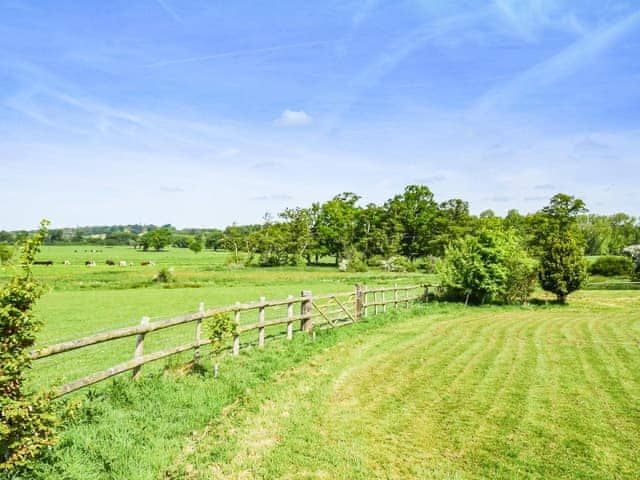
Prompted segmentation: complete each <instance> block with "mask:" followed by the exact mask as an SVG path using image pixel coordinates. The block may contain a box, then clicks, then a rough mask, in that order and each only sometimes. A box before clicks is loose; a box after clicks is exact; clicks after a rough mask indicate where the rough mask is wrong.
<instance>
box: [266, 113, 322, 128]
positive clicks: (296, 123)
mask: <svg viewBox="0 0 640 480" xmlns="http://www.w3.org/2000/svg"><path fill="white" fill-rule="evenodd" d="M311 122H313V118H312V117H311V115H309V114H308V113H307V112H305V111H304V110H285V111H283V112H282V114H281V115H280V116H279V117H278V118H276V119H275V120H274V122H273V124H274V125H275V126H277V127H304V126H307V125H310V124H311Z"/></svg>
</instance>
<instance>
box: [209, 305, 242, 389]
mask: <svg viewBox="0 0 640 480" xmlns="http://www.w3.org/2000/svg"><path fill="white" fill-rule="evenodd" d="M205 327H206V331H207V333H208V334H209V339H210V340H211V355H212V356H213V357H215V359H216V362H215V365H214V373H213V375H214V376H215V377H217V376H218V361H217V360H218V358H217V357H218V355H220V354H221V353H222V351H223V350H224V341H225V339H226V338H227V337H229V336H232V335H235V334H236V332H237V327H238V326H237V325H236V323H235V322H234V321H233V319H232V318H231V315H230V314H228V313H216V314H215V315H213V316H212V317H209V318H208V319H207V320H206V322H205Z"/></svg>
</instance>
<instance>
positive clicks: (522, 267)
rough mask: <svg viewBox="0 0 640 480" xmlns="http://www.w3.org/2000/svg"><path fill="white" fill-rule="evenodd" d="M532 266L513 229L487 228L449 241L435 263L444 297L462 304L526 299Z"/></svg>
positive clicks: (533, 267) (532, 283)
mask: <svg viewBox="0 0 640 480" xmlns="http://www.w3.org/2000/svg"><path fill="white" fill-rule="evenodd" d="M535 267H536V265H535V262H534V261H533V260H532V259H531V258H530V257H529V256H528V255H527V253H526V251H525V250H524V249H523V248H522V246H521V241H520V239H519V238H518V236H517V235H516V234H515V232H511V231H510V232H502V231H500V230H494V229H487V228H485V229H483V230H481V231H480V232H478V234H477V235H475V236H471V235H468V236H466V237H464V238H461V239H459V240H456V241H454V242H452V243H451V244H450V245H449V246H448V247H447V248H446V249H445V255H444V258H443V259H442V260H441V261H440V262H439V263H438V264H437V269H438V274H439V276H440V280H441V283H442V285H443V286H444V287H445V288H446V290H447V293H446V295H447V297H448V298H464V300H465V303H468V302H472V303H484V302H487V301H488V302H491V301H498V302H505V303H512V302H515V301H522V302H526V300H527V298H528V296H529V294H530V293H531V291H532V290H533V286H534V283H535Z"/></svg>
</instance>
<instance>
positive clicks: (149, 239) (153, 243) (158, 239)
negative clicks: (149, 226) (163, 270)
mask: <svg viewBox="0 0 640 480" xmlns="http://www.w3.org/2000/svg"><path fill="white" fill-rule="evenodd" d="M172 237H173V233H172V232H171V230H170V229H169V228H167V227H160V228H156V229H154V230H150V231H148V232H146V233H144V234H142V236H141V237H140V238H139V239H138V243H139V244H140V246H141V247H142V249H143V250H145V251H146V250H149V249H150V248H153V249H154V250H156V251H160V250H162V249H163V248H164V247H166V246H167V245H169V244H170V243H171V239H172Z"/></svg>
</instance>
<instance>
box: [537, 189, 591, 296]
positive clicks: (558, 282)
mask: <svg viewBox="0 0 640 480" xmlns="http://www.w3.org/2000/svg"><path fill="white" fill-rule="evenodd" d="M585 211H586V208H585V204H584V202H583V201H582V200H580V199H578V198H575V197H572V196H570V195H566V194H562V193H559V194H557V195H554V196H553V197H552V198H551V200H550V202H549V205H548V206H546V207H544V208H543V209H542V210H541V211H540V212H538V213H537V214H536V215H535V216H534V218H533V220H532V227H533V232H532V233H533V246H534V247H535V249H536V251H537V254H538V257H539V260H540V271H539V279H540V285H541V286H542V288H543V289H544V290H546V291H548V292H552V293H554V294H555V295H556V297H557V299H558V302H559V303H566V301H567V296H568V295H569V294H570V293H571V292H574V291H576V290H578V289H579V288H580V287H581V286H582V285H583V284H584V282H585V281H586V279H587V262H586V260H585V257H584V241H583V239H582V237H581V235H580V231H579V229H578V221H577V217H578V215H580V214H581V213H583V212H585Z"/></svg>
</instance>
